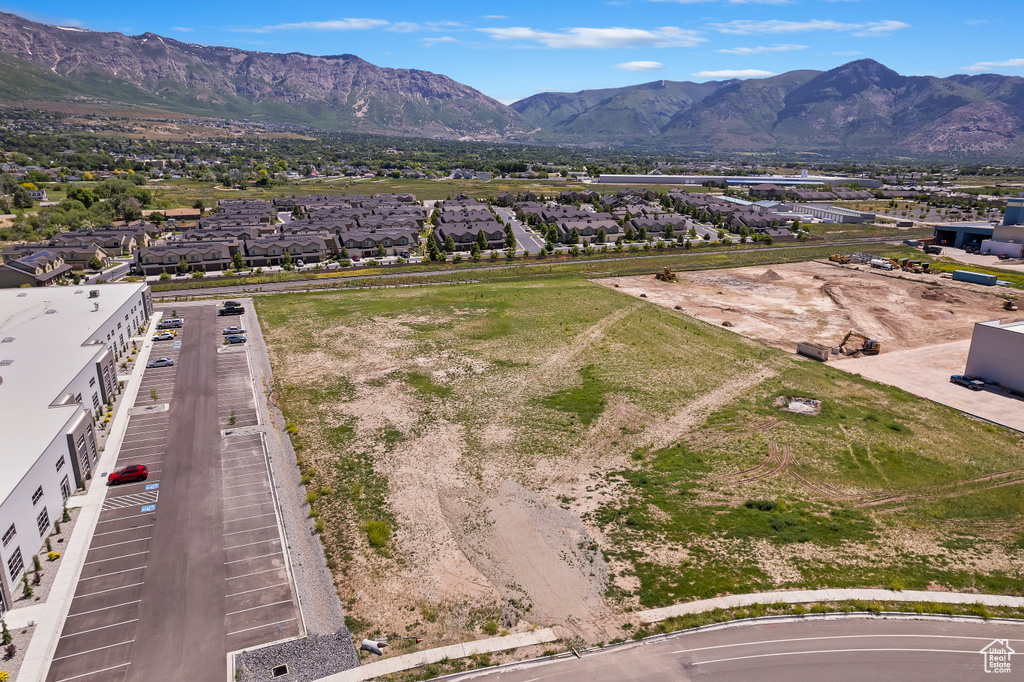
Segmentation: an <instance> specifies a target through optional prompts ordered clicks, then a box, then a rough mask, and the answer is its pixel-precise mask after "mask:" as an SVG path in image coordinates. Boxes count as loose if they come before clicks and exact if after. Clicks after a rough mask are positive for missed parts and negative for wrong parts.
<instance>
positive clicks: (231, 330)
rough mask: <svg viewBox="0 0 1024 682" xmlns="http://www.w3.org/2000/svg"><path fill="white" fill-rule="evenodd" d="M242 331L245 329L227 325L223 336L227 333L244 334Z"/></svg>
mask: <svg viewBox="0 0 1024 682" xmlns="http://www.w3.org/2000/svg"><path fill="white" fill-rule="evenodd" d="M244 333H245V330H244V329H242V328H241V327H228V328H227V329H225V330H224V336H227V335H228V334H244Z"/></svg>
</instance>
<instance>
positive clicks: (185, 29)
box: [171, 26, 192, 33]
mask: <svg viewBox="0 0 1024 682" xmlns="http://www.w3.org/2000/svg"><path fill="white" fill-rule="evenodd" d="M171 30H172V31H181V32H182V33H190V32H191V31H192V29H190V28H189V27H188V26H174V27H172V28H171Z"/></svg>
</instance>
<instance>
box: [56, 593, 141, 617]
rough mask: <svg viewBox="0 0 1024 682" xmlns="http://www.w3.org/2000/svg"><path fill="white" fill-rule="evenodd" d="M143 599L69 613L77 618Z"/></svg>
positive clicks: (129, 604) (128, 604) (136, 602)
mask: <svg viewBox="0 0 1024 682" xmlns="http://www.w3.org/2000/svg"><path fill="white" fill-rule="evenodd" d="M76 599H77V597H76ZM141 601H142V600H141V599H136V600H135V601H127V602H125V603H123V604H114V605H113V606H104V607H103V608H101V609H93V610H92V611H82V612H81V613H69V614H68V618H77V617H78V616H87V615H89V614H90V613H99V612H100V611H109V610H110V609H117V608H121V607H122V606H131V605H132V604H138V603H139V602H141Z"/></svg>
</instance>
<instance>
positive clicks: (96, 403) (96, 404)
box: [92, 393, 100, 409]
mask: <svg viewBox="0 0 1024 682" xmlns="http://www.w3.org/2000/svg"><path fill="white" fill-rule="evenodd" d="M99 406H100V397H99V395H97V394H96V393H93V394H92V407H93V409H96V408H97V407H99Z"/></svg>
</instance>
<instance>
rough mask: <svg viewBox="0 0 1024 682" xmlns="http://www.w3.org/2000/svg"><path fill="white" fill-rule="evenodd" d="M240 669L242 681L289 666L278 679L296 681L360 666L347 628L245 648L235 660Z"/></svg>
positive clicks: (268, 676) (266, 677)
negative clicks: (330, 632)
mask: <svg viewBox="0 0 1024 682" xmlns="http://www.w3.org/2000/svg"><path fill="white" fill-rule="evenodd" d="M235 665H236V666H237V669H238V670H241V671H242V676H241V678H240V679H241V680H242V682H258V681H262V680H272V679H275V678H274V675H273V670H274V668H275V667H277V666H281V665H286V666H288V674H287V675H286V676H284V677H281V678H278V679H284V680H289V682H299V681H300V680H318V679H320V678H322V677H327V676H328V675H333V674H335V673H339V672H341V671H342V670H348V669H349V668H355V667H358V665H359V659H358V657H357V656H356V652H355V649H354V648H353V647H352V638H351V637H350V636H349V634H348V630H345V632H343V633H338V634H336V635H310V636H309V637H306V638H304V639H296V640H293V641H291V642H285V643H284V644H276V645H274V646H269V647H265V648H263V649H256V650H255V651H246V652H243V653H241V654H239V655H238V656H237V657H236V659H235Z"/></svg>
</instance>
